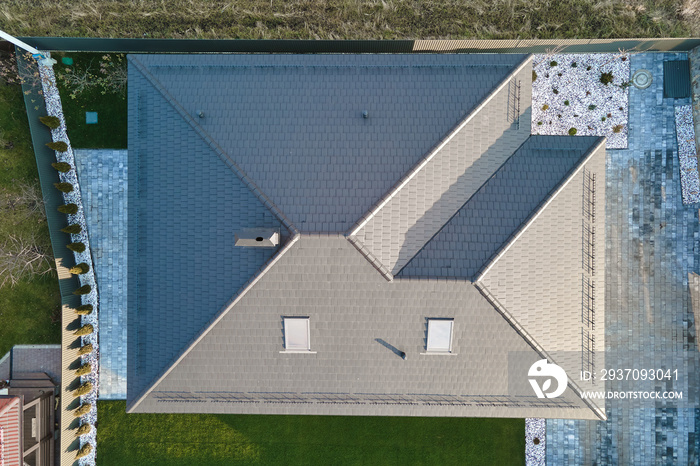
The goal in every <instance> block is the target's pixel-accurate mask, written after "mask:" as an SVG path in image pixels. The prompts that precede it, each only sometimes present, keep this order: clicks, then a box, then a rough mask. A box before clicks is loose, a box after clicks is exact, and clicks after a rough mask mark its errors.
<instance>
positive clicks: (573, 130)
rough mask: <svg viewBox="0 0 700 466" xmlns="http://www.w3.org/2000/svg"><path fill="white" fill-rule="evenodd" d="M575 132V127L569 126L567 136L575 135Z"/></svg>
mask: <svg viewBox="0 0 700 466" xmlns="http://www.w3.org/2000/svg"><path fill="white" fill-rule="evenodd" d="M577 132H578V131H576V128H569V136H576V133H577Z"/></svg>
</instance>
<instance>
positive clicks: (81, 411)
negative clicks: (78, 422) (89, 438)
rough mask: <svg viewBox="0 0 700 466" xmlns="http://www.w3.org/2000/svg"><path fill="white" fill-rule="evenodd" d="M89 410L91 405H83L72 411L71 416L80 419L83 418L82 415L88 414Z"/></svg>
mask: <svg viewBox="0 0 700 466" xmlns="http://www.w3.org/2000/svg"><path fill="white" fill-rule="evenodd" d="M91 409H92V404H90V403H83V404H81V405H80V406H79V407H78V409H76V410H75V411H73V414H74V415H75V417H80V416H83V415H85V414H87V413H89V412H90V410H91Z"/></svg>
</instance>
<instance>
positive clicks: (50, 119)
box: [39, 116, 61, 129]
mask: <svg viewBox="0 0 700 466" xmlns="http://www.w3.org/2000/svg"><path fill="white" fill-rule="evenodd" d="M39 121H40V122H42V123H43V124H45V125H46V126H48V127H49V128H51V129H56V128H58V127H59V126H61V120H59V119H58V117H55V116H43V117H39Z"/></svg>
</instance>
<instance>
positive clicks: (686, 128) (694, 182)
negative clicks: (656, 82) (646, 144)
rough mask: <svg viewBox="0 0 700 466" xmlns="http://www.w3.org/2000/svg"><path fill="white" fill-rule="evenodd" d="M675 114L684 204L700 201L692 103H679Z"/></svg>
mask: <svg viewBox="0 0 700 466" xmlns="http://www.w3.org/2000/svg"><path fill="white" fill-rule="evenodd" d="M675 115H676V139H677V140H678V159H679V161H680V165H681V193H682V196H683V204H695V203H698V202H700V177H699V176H698V159H697V154H696V152H695V130H694V128H693V108H692V106H690V105H679V106H678V107H676V108H675Z"/></svg>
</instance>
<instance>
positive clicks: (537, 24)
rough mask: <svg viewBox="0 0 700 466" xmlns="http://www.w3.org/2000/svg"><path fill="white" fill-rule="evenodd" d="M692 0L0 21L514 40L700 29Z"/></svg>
mask: <svg viewBox="0 0 700 466" xmlns="http://www.w3.org/2000/svg"><path fill="white" fill-rule="evenodd" d="M697 10H698V7H697V3H696V1H695V0H656V1H654V0H609V1H606V2H600V1H599V0H557V1H551V0H495V1H494V0H473V1H470V2H464V1H460V0H444V1H439V2H438V1H430V0H426V1H415V0H240V1H237V2H228V1H223V0H214V1H209V0H172V1H168V2H162V1H161V0H140V1H138V2H134V1H128V0H113V1H109V2H103V1H97V0H81V1H77V2H76V1H74V0H38V1H32V2H29V1H27V0H5V1H4V2H3V5H2V6H1V7H0V29H2V30H4V31H6V32H8V33H10V34H15V35H20V36H22V35H28V36H32V35H34V36H61V37H71V36H77V37H139V38H140V37H150V38H160V37H167V38H215V39H220V38H246V39H250V38H258V39H416V38H421V39H430V38H448V39H465V38H476V39H516V38H521V39H523V38H542V39H547V38H625V37H680V36H696V35H698V34H700V14H699V13H700V12H698V11H697Z"/></svg>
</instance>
